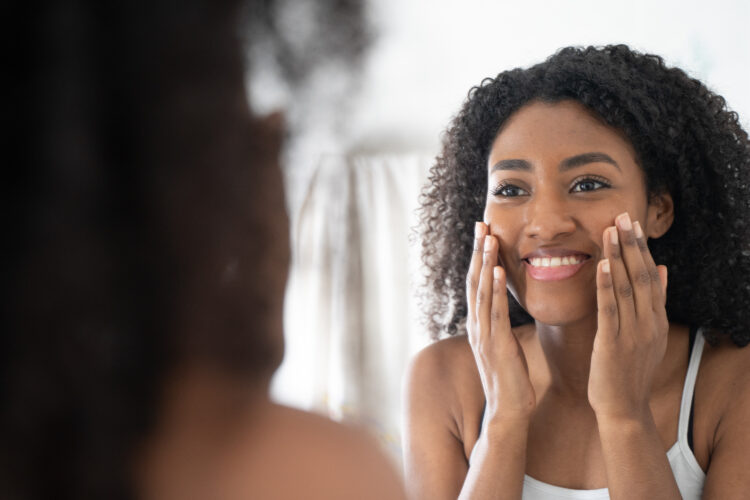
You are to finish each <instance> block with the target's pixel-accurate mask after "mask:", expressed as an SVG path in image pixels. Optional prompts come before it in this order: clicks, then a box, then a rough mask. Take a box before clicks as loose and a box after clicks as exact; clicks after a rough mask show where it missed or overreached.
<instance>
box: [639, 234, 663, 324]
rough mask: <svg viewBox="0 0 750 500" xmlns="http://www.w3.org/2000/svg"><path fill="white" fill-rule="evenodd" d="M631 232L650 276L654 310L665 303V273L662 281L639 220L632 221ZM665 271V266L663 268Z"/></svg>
mask: <svg viewBox="0 0 750 500" xmlns="http://www.w3.org/2000/svg"><path fill="white" fill-rule="evenodd" d="M633 232H634V233H635V237H636V240H637V241H638V248H640V249H641V256H642V257H643V262H644V263H645V264H646V269H647V270H648V274H649V276H650V277H651V297H652V300H653V302H652V307H653V308H654V310H657V308H659V307H663V306H664V304H665V303H666V293H665V292H666V288H665V286H664V285H665V284H666V274H665V277H664V279H665V281H664V282H662V278H661V275H660V274H659V269H658V268H657V266H656V262H654V257H653V256H652V255H651V251H650V250H649V249H648V242H647V240H646V236H645V235H644V234H643V229H642V228H641V224H640V222H638V221H636V222H635V223H633ZM665 272H666V268H665Z"/></svg>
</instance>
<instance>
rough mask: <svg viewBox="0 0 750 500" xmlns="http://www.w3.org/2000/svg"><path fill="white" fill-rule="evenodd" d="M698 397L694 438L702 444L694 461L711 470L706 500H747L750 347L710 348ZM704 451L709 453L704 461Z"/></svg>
mask: <svg viewBox="0 0 750 500" xmlns="http://www.w3.org/2000/svg"><path fill="white" fill-rule="evenodd" d="M695 391H696V393H695V394H696V407H695V424H694V425H695V426H696V437H697V438H698V437H699V436H703V438H702V439H703V440H704V442H703V443H699V442H697V443H696V458H697V459H698V461H699V463H701V465H702V466H704V465H705V467H704V469H705V468H707V469H708V470H707V479H706V485H705V488H704V497H705V498H741V497H744V496H745V495H746V494H747V490H748V489H750V477H748V476H747V474H746V469H747V464H748V459H749V458H750V456H749V455H748V451H747V450H750V425H748V423H750V347H742V348H740V347H737V346H735V345H734V344H732V343H731V342H729V341H726V340H722V341H720V342H719V343H718V344H716V345H710V344H707V345H706V347H705V348H704V352H703V358H702V360H701V366H700V371H699V375H698V380H697V382H696V389H695ZM699 401H700V404H699V403H698V402H699ZM700 427H702V428H703V429H704V430H703V432H700ZM701 448H703V449H707V450H708V452H707V453H706V454H705V455H704V456H701V453H700V451H699V450H700V449H701Z"/></svg>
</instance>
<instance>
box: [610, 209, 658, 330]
mask: <svg viewBox="0 0 750 500" xmlns="http://www.w3.org/2000/svg"><path fill="white" fill-rule="evenodd" d="M615 224H616V225H617V228H618V231H619V237H620V238H619V239H620V249H621V252H622V262H623V264H624V265H625V270H626V271H627V275H628V279H629V280H630V286H631V287H632V289H633V302H634V304H635V313H636V321H638V320H639V319H640V320H643V319H646V318H650V317H652V315H653V311H654V302H653V300H654V299H653V297H652V290H651V287H652V280H651V274H649V271H648V268H647V267H646V263H645V262H644V260H643V246H645V241H643V242H639V240H638V237H637V236H636V228H635V225H634V224H633V222H632V221H631V220H630V215H629V214H628V213H627V212H626V213H624V214H621V215H619V216H617V218H616V219H615ZM641 235H643V232H641ZM642 245H643V246H642ZM646 251H648V248H646Z"/></svg>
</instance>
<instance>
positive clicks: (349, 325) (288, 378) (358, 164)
mask: <svg viewBox="0 0 750 500" xmlns="http://www.w3.org/2000/svg"><path fill="white" fill-rule="evenodd" d="M431 162H432V160H431V159H430V158H425V157H419V156H351V157H326V158H324V159H323V161H321V164H320V166H319V168H318V169H317V172H316V175H315V177H314V179H313V181H312V183H311V187H310V190H309V192H308V194H307V196H306V198H305V200H304V202H303V203H302V208H301V210H300V212H299V213H298V214H297V216H296V217H294V218H293V219H294V220H295V223H294V224H295V227H294V231H293V232H294V234H293V238H292V239H293V243H292V244H293V263H292V269H291V274H290V279H289V285H288V288H287V298H286V306H285V308H286V310H285V330H286V355H285V360H284V363H283V364H282V366H281V368H280V370H279V372H277V375H276V377H275V379H274V382H273V386H272V394H273V395H274V397H275V398H276V399H277V400H280V401H282V402H285V403H288V404H292V405H294V406H298V407H301V408H304V409H308V410H314V411H318V412H322V413H324V414H326V415H328V416H330V417H332V418H334V419H337V420H345V421H355V422H357V423H360V424H364V425H365V426H366V427H367V428H368V429H370V430H371V431H372V432H373V433H375V434H376V435H377V436H378V437H379V438H380V440H381V442H382V443H383V445H384V446H385V447H386V449H387V450H388V451H389V452H390V453H391V454H392V456H393V457H394V458H395V459H396V460H397V461H398V460H400V431H399V422H400V416H401V415H400V412H401V379H402V376H403V372H404V369H405V367H406V364H407V363H408V360H409V358H410V357H411V356H412V355H413V353H414V352H416V351H417V350H418V349H420V348H421V347H423V346H424V345H426V344H427V342H428V338H427V334H426V333H425V330H424V328H422V327H421V323H420V321H421V316H420V312H419V310H418V308H417V303H416V299H415V290H416V288H417V286H418V285H419V284H420V280H421V271H420V265H419V262H420V261H419V252H420V247H419V242H418V240H417V237H416V233H415V232H414V231H413V228H414V227H415V226H416V224H417V215H416V210H417V207H418V197H419V192H420V190H421V188H422V186H423V184H424V181H425V179H426V176H427V170H428V168H429V166H430V164H431Z"/></svg>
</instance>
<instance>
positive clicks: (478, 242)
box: [466, 222, 487, 334]
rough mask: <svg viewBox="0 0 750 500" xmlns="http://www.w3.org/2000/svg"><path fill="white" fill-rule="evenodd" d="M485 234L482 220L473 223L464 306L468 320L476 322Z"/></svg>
mask: <svg viewBox="0 0 750 500" xmlns="http://www.w3.org/2000/svg"><path fill="white" fill-rule="evenodd" d="M486 234H487V226H486V225H485V224H484V223H483V222H476V223H475V224H474V251H473V252H472V254H471V262H470V263H469V272H468V273H467V274H466V306H467V311H466V313H467V314H468V316H469V317H468V318H467V320H468V322H469V323H472V324H473V323H476V298H477V286H479V273H480V271H481V270H482V251H483V248H484V236H485V235H486ZM471 330H472V329H471V328H470V329H469V334H471V333H472V332H471Z"/></svg>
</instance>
